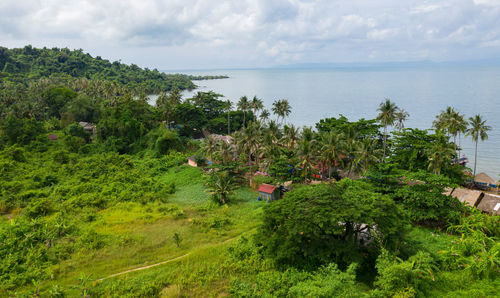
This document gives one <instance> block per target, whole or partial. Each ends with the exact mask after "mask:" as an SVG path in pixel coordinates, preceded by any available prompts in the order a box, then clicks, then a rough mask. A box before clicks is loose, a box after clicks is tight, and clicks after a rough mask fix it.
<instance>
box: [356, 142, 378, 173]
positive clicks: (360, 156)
mask: <svg viewBox="0 0 500 298" xmlns="http://www.w3.org/2000/svg"><path fill="white" fill-rule="evenodd" d="M377 143H378V141H377V140H372V139H369V138H367V139H365V140H363V141H360V142H358V145H357V146H356V150H355V152H354V156H355V161H354V162H355V163H356V164H357V165H358V166H357V167H356V168H357V169H360V170H361V171H366V170H368V168H369V167H370V166H371V165H374V164H376V163H377V162H379V161H380V158H381V157H382V152H381V150H380V149H379V148H378V144H377Z"/></svg>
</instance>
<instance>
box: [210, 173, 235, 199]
mask: <svg viewBox="0 0 500 298" xmlns="http://www.w3.org/2000/svg"><path fill="white" fill-rule="evenodd" d="M206 186H207V192H208V193H209V194H210V195H212V197H214V198H216V199H220V203H222V204H226V202H227V198H228V197H229V196H230V195H231V194H233V193H234V191H233V190H234V182H233V178H231V177H229V174H228V173H227V172H213V173H212V174H211V176H210V178H209V180H208V182H207V183H206Z"/></svg>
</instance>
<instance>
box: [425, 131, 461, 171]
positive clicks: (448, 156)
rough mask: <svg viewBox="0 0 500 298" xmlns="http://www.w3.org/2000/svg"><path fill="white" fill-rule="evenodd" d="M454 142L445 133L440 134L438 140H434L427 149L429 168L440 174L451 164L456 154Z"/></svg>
mask: <svg viewBox="0 0 500 298" xmlns="http://www.w3.org/2000/svg"><path fill="white" fill-rule="evenodd" d="M454 149H455V148H454V146H453V144H451V143H449V142H448V137H446V136H445V135H444V134H442V135H440V137H439V139H438V141H437V142H434V143H433V144H432V146H431V147H430V148H428V149H427V156H428V158H429V166H428V169H429V170H430V169H432V172H433V173H434V174H437V175H440V174H441V169H442V168H443V167H444V166H445V165H447V164H450V162H451V160H452V157H453V156H454V154H455V150H454Z"/></svg>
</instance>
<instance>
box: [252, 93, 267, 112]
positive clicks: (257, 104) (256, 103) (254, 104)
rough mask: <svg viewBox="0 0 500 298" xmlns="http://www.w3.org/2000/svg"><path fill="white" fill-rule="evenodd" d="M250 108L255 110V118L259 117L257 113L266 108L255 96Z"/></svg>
mask: <svg viewBox="0 0 500 298" xmlns="http://www.w3.org/2000/svg"><path fill="white" fill-rule="evenodd" d="M250 107H251V108H252V110H253V114H254V116H255V117H257V111H260V110H262V109H263V108H264V103H263V102H262V100H261V99H259V98H257V95H255V96H254V97H253V98H252V101H251V102H250Z"/></svg>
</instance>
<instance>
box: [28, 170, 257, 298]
mask: <svg viewBox="0 0 500 298" xmlns="http://www.w3.org/2000/svg"><path fill="white" fill-rule="evenodd" d="M158 178H159V179H160V180H162V181H164V182H169V181H174V182H175V185H176V188H177V190H176V192H175V194H173V195H171V197H169V198H168V201H167V202H166V203H161V202H154V203H148V204H140V203H136V202H133V201H131V202H120V203H118V204H116V205H114V206H112V207H110V208H107V209H104V210H102V211H99V212H98V213H97V214H96V215H95V220H93V221H92V222H91V223H89V225H88V227H85V228H88V229H89V230H93V231H96V232H97V233H98V234H99V235H101V236H102V235H103V239H102V241H103V245H102V247H98V248H97V249H95V248H93V249H87V250H82V251H79V252H77V253H75V254H73V255H71V257H70V258H69V259H67V260H64V261H62V262H60V263H59V264H56V265H54V266H53V267H52V268H51V270H52V272H53V274H52V277H53V280H51V281H49V282H44V283H42V284H41V285H40V289H41V290H46V289H49V290H50V289H52V288H54V287H55V286H56V285H57V287H60V288H62V289H64V291H65V292H66V294H68V295H69V296H73V295H78V294H79V293H80V292H81V286H87V285H88V287H90V288H98V289H103V291H104V294H105V295H112V294H111V293H113V290H112V289H113V288H116V287H117V285H119V284H122V283H129V282H130V281H134V282H132V283H133V284H137V286H138V287H141V290H140V291H135V290H134V291H133V292H136V293H135V294H134V293H132V292H130V293H128V294H129V295H131V296H140V295H141V294H140V293H143V294H144V293H146V292H147V289H146V288H147V287H148V286H151V287H155V288H156V287H158V286H162V287H163V286H165V291H166V295H167V296H169V295H170V294H171V292H176V291H177V292H179V293H185V294H201V293H203V294H208V293H207V292H206V291H207V289H211V291H212V292H213V293H214V294H215V293H220V290H221V289H223V288H225V287H227V284H226V283H227V278H225V277H222V276H218V274H220V273H217V274H215V273H214V274H215V275H214V276H212V274H210V273H209V272H210V270H211V269H210V268H214V267H217V266H218V264H220V263H221V262H223V260H224V253H225V251H226V250H227V247H228V246H229V245H230V243H231V242H232V241H233V240H235V239H237V238H238V237H239V236H240V235H244V234H251V233H252V232H253V231H254V230H255V228H256V227H257V226H258V224H259V218H260V216H259V215H260V213H261V209H262V208H261V207H262V206H263V205H264V204H265V203H263V202H259V201H257V193H256V192H255V191H252V190H250V189H249V188H239V189H237V191H236V194H235V195H234V197H233V199H232V201H231V203H230V204H228V205H224V206H219V205H217V204H214V203H212V202H211V201H210V200H209V197H208V195H207V194H206V192H205V191H204V186H203V177H202V172H201V170H200V169H198V168H192V167H189V166H185V165H184V166H180V167H174V168H171V169H170V170H169V171H167V172H165V173H163V174H161V176H160V177H158ZM174 233H178V234H179V235H180V237H181V242H180V245H179V247H177V245H176V243H175V241H174V240H173V235H174ZM184 255H185V257H183V258H181V259H178V260H176V261H173V262H171V263H166V264H163V265H160V266H156V267H153V268H149V269H145V270H141V271H136V272H132V273H128V274H124V275H121V276H116V277H111V278H108V279H106V277H108V276H110V275H113V274H116V273H120V272H123V271H126V270H130V269H135V268H139V267H143V266H148V265H151V264H155V263H159V262H162V261H166V260H170V259H174V258H176V257H179V256H184ZM215 272H217V270H215ZM82 277H83V278H82ZM102 278H105V279H104V280H103V281H97V280H99V279H102ZM79 279H80V280H79ZM81 279H84V282H83V283H84V285H81V283H82V282H81ZM148 280H149V281H150V284H148ZM79 284H80V285H79ZM209 284H210V286H208V287H207V285H209ZM108 287H109V288H110V289H108ZM28 288H30V289H29V290H31V288H32V287H28ZM28 288H26V289H21V290H20V292H25V291H24V290H26V291H28ZM120 288H122V291H123V290H124V289H127V288H128V287H121V286H120ZM136 290H137V289H136ZM144 291H146V292H144ZM197 291H198V292H197ZM169 293H170V294H169ZM116 295H117V296H123V295H124V293H122V294H118V293H117V294H116Z"/></svg>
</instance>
